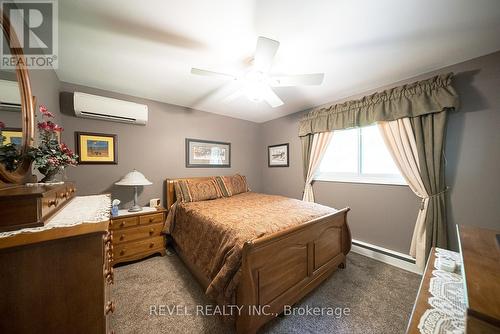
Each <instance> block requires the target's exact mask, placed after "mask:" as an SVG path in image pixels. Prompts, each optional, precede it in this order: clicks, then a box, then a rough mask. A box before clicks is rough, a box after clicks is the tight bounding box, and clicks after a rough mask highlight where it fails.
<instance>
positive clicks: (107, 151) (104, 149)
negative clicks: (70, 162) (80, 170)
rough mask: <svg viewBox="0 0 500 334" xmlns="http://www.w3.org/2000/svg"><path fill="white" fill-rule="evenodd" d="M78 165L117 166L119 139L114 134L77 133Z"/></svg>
mask: <svg viewBox="0 0 500 334" xmlns="http://www.w3.org/2000/svg"><path fill="white" fill-rule="evenodd" d="M75 140H76V152H77V154H78V157H79V158H78V163H79V164H81V165H85V164H88V165H92V164H117V163H118V158H117V137H116V135H112V134H104V133H92V132H75Z"/></svg>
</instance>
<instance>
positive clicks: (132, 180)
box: [115, 169, 153, 186]
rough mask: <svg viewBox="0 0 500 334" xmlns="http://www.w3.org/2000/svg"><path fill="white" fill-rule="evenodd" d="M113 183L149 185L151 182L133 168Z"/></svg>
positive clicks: (118, 184) (119, 184)
mask: <svg viewBox="0 0 500 334" xmlns="http://www.w3.org/2000/svg"><path fill="white" fill-rule="evenodd" d="M115 184H116V185H117V186H149V185H150V184H153V183H152V182H151V181H149V180H148V179H146V177H145V176H144V175H143V174H142V173H141V172H138V171H137V170H135V169H134V170H133V171H131V172H130V173H128V174H127V175H125V176H124V177H123V178H122V179H121V180H120V181H118V182H116V183H115Z"/></svg>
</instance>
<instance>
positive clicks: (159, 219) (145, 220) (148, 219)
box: [139, 213, 164, 225]
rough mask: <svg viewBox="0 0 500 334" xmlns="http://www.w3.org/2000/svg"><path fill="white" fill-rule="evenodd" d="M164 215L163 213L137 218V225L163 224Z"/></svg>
mask: <svg viewBox="0 0 500 334" xmlns="http://www.w3.org/2000/svg"><path fill="white" fill-rule="evenodd" d="M163 217H164V214H163V213H154V214H151V215H144V216H139V220H140V222H139V224H141V225H143V224H155V223H164V218H163Z"/></svg>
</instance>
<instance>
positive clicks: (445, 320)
mask: <svg viewBox="0 0 500 334" xmlns="http://www.w3.org/2000/svg"><path fill="white" fill-rule="evenodd" d="M440 258H445V259H448V260H453V261H455V263H456V264H457V269H456V270H455V272H454V273H450V272H447V271H444V270H440V269H438V268H439V266H438V265H439V261H440ZM461 268H462V259H461V257H460V254H459V253H457V252H452V251H449V250H445V249H441V248H436V260H435V261H434V270H433V271H432V277H431V279H430V282H429V292H430V294H431V297H430V298H429V300H428V303H429V305H430V306H431V308H430V309H428V310H426V311H425V312H424V314H423V315H422V317H421V318H420V322H419V324H418V329H420V332H421V333H423V334H449V333H451V334H460V333H465V312H466V311H467V305H466V302H465V291H464V281H463V277H462V275H461Z"/></svg>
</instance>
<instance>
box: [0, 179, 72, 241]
mask: <svg viewBox="0 0 500 334" xmlns="http://www.w3.org/2000/svg"><path fill="white" fill-rule="evenodd" d="M75 193H76V186H75V184H74V183H72V182H65V183H63V184H57V185H50V186H49V185H36V186H25V185H9V186H4V187H2V188H0V212H1V214H0V232H4V231H10V230H17V229H20V228H27V227H37V226H43V225H44V223H45V222H47V221H48V219H49V218H50V217H51V216H52V215H54V214H55V213H56V212H58V211H59V210H60V209H61V208H62V207H64V206H65V205H66V204H67V203H68V202H69V201H70V200H71V199H72V198H73V197H74V196H75Z"/></svg>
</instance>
